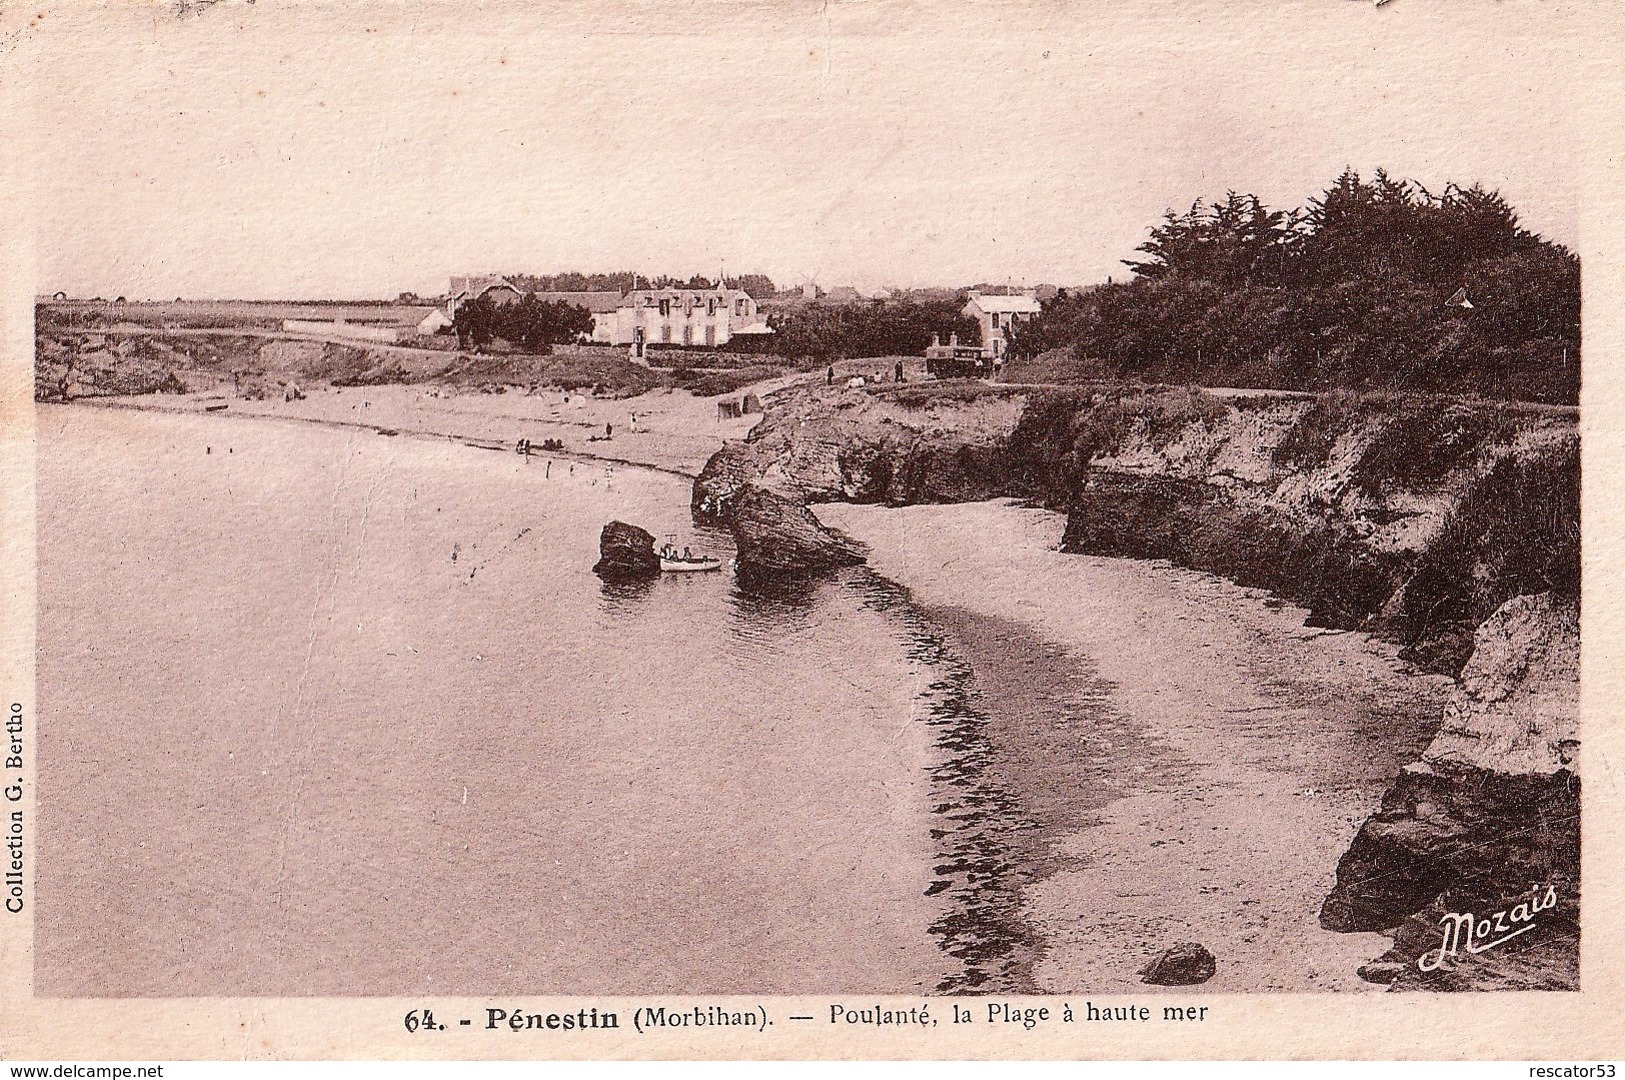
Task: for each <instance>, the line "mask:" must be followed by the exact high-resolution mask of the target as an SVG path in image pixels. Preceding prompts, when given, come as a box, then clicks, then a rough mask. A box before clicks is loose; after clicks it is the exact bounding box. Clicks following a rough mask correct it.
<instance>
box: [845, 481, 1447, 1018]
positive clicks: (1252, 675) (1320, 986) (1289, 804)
mask: <svg viewBox="0 0 1625 1080" xmlns="http://www.w3.org/2000/svg"><path fill="white" fill-rule="evenodd" d="M817 510H818V514H819V516H820V517H821V518H822V519H823V520H824V521H825V522H826V523H827V524H830V525H833V526H835V527H837V528H840V529H843V530H844V531H846V532H848V533H849V534H851V535H853V536H855V537H857V538H859V539H861V540H863V541H865V542H866V543H868V544H869V545H870V547H871V551H872V553H871V556H870V564H871V566H872V567H873V568H874V570H875V571H876V572H878V573H880V574H882V575H884V576H885V577H887V578H889V579H891V580H893V581H896V582H898V583H899V584H901V585H903V586H905V587H906V588H907V589H908V591H909V593H910V594H911V595H912V597H913V600H914V602H915V603H916V604H918V605H919V606H920V608H921V609H922V610H923V611H925V612H926V613H928V614H929V615H930V617H931V619H932V620H933V621H934V622H935V623H936V624H937V625H938V626H939V627H940V628H941V630H942V632H943V634H944V637H945V639H946V640H947V641H948V642H949V643H950V644H951V646H952V647H953V648H954V649H955V650H956V651H958V652H959V653H960V654H961V655H962V656H963V657H964V658H965V660H966V661H967V662H968V663H969V665H970V667H971V668H972V669H973V671H974V676H973V679H972V681H973V684H974V686H973V689H972V691H971V705H972V706H973V707H974V708H975V709H977V710H979V711H980V712H981V713H982V714H983V715H984V716H985V717H986V723H985V724H983V725H982V727H981V732H982V736H983V737H984V738H985V741H986V745H987V749H986V756H987V759H988V760H987V763H986V766H985V769H984V770H983V771H984V774H985V776H986V779H987V783H988V784H989V785H991V786H993V787H996V788H998V789H999V790H1001V791H1003V792H1005V793H1006V794H1007V796H1008V798H1009V800H1010V805H1009V806H1008V807H1007V808H1005V810H1004V813H1005V814H1006V815H1007V816H1010V817H1012V818H1013V819H1015V820H1019V821H1022V822H1028V823H1031V825H1032V826H1033V827H1031V828H1023V829H1021V830H1019V837H1006V838H1004V841H1003V843H1004V850H1005V852H1006V854H1007V856H1008V860H1009V862H1010V864H1011V865H1010V866H1009V867H1008V868H1007V869H1006V870H1005V871H1004V873H1005V877H1006V880H1007V881H1008V882H1012V883H1013V886H1012V887H1013V888H1014V889H1015V890H1016V892H1017V893H1018V894H1019V905H1018V906H1019V912H1018V914H1017V915H1016V916H1014V918H1015V919H1016V921H1017V923H1018V924H1019V925H1018V926H1017V927H1016V928H1015V929H1014V930H1007V931H1006V936H1007V937H1008V936H1011V935H1014V936H1015V937H1017V938H1019V937H1021V935H1022V933H1025V934H1026V935H1028V943H1027V944H1025V945H1023V944H1021V943H1020V942H1019V941H1018V942H1017V943H1016V945H1015V947H1014V948H1013V951H1012V955H1015V954H1017V953H1020V952H1022V951H1026V952H1027V953H1030V958H1029V959H1026V960H1021V961H1020V962H1019V963H1017V964H1016V965H1015V967H1014V968H1013V969H1012V971H1011V972H1010V973H1007V974H1011V975H1019V976H1024V977H1025V978H1026V979H1027V980H1028V982H1029V986H1030V988H1031V989H1033V990H1036V991H1038V992H1069V991H1094V992H1098V993H1107V992H1113V991H1116V992H1143V991H1145V990H1147V989H1149V988H1148V987H1146V986H1145V985H1144V984H1142V983H1141V982H1140V981H1139V977H1138V972H1139V969H1140V968H1141V967H1142V966H1143V965H1144V964H1145V963H1146V961H1147V960H1149V959H1150V958H1151V957H1152V956H1154V955H1155V954H1156V953H1157V952H1159V951H1160V950H1161V949H1163V948H1165V947H1167V946H1169V945H1172V944H1174V943H1175V942H1179V941H1197V942H1201V943H1202V944H1204V945H1206V946H1207V947H1208V948H1209V949H1210V950H1212V952H1213V953H1214V954H1215V956H1216V957H1217V958H1218V973H1217V974H1216V975H1215V976H1214V978H1213V979H1212V980H1210V981H1209V982H1208V983H1206V984H1205V985H1204V987H1203V988H1202V989H1206V990H1211V991H1253V990H1292V991H1308V990H1371V989H1375V988H1373V987H1370V986H1368V985H1367V984H1365V983H1363V982H1361V981H1360V980H1359V979H1358V978H1357V977H1356V976H1355V974H1354V971H1355V968H1356V967H1357V966H1358V965H1359V964H1361V963H1363V962H1364V961H1365V960H1367V959H1369V958H1370V957H1372V956H1375V955H1377V954H1378V953H1380V952H1381V951H1383V949H1385V948H1386V947H1387V944H1388V943H1387V940H1386V939H1385V938H1382V937H1380V936H1378V935H1343V934H1334V933H1330V932H1327V931H1324V930H1322V929H1321V928H1320V927H1319V925H1318V923H1317V921H1316V915H1317V913H1318V910H1319V907H1320V903H1321V901H1322V900H1323V899H1324V897H1325V895H1326V893H1327V891H1328V890H1329V889H1330V888H1331V886H1332V883H1333V880H1334V876H1335V868H1336V865H1337V860H1338V858H1339V857H1340V856H1341V855H1342V853H1343V851H1344V850H1345V849H1346V847H1347V845H1348V842H1349V840H1350V839H1351V838H1352V837H1353V835H1354V832H1355V830H1356V829H1357V828H1358V826H1359V823H1360V822H1361V821H1362V820H1363V819H1364V818H1365V816H1366V815H1368V814H1369V813H1370V812H1371V811H1372V810H1373V809H1374V808H1375V807H1376V805H1377V803H1378V800H1379V799H1380V796H1381V792H1382V790H1383V788H1384V787H1385V786H1386V784H1387V782H1388V780H1389V779H1390V778H1391V777H1392V775H1393V773H1394V772H1395V771H1396V770H1397V769H1398V767H1399V765H1400V764H1401V763H1403V762H1404V761H1406V760H1410V759H1411V758H1413V757H1414V755H1415V753H1416V752H1417V751H1418V750H1419V749H1420V748H1421V747H1422V746H1423V745H1425V743H1426V741H1427V739H1428V737H1429V736H1430V735H1431V733H1432V731H1433V729H1434V727H1435V726H1436V723H1437V717H1438V715H1439V709H1440V707H1441V705H1442V695H1443V692H1444V690H1445V688H1446V687H1447V686H1448V680H1445V679H1443V678H1440V677H1437V676H1422V675H1416V674H1412V673H1410V671H1409V668H1408V666H1407V665H1404V664H1402V663H1401V662H1399V661H1398V660H1397V659H1396V658H1395V656H1394V652H1395V650H1394V649H1393V648H1392V647H1390V646H1387V645H1385V644H1383V643H1379V642H1374V641H1371V640H1370V639H1368V638H1366V637H1364V636H1363V635H1359V634H1353V633H1328V632H1326V631H1322V630H1316V629H1312V628H1308V627H1305V626H1304V625H1303V618H1304V614H1305V613H1304V612H1303V611H1302V610H1301V609H1296V608H1292V607H1289V606H1285V605H1282V604H1281V603H1280V602H1279V601H1276V600H1273V599H1272V598H1269V597H1267V596H1265V595H1264V594H1262V593H1260V592H1258V591H1256V590H1249V589H1243V588H1240V587H1237V586H1235V585H1232V584H1230V583H1228V582H1225V581H1222V580H1219V579H1216V578H1213V577H1209V576H1207V575H1202V574H1198V573H1194V572H1190V571H1184V570H1179V569H1176V568H1173V567H1170V566H1167V565H1165V564H1158V563H1148V562H1137V561H1133V560H1123V559H1105V558H1095V557H1088V556H1075V555H1063V554H1061V553H1059V552H1058V551H1057V550H1056V545H1057V543H1058V541H1059V538H1060V534H1061V529H1062V526H1063V524H1064V522H1063V519H1062V518H1061V517H1060V516H1059V515H1054V514H1049V513H1046V512H1043V511H1037V510H1028V509H1021V508H1017V507H1014V506H1011V505H1008V504H1006V503H1003V502H994V503H981V504H972V505H962V506H921V507H909V508H903V509H895V510H891V509H884V508H878V507H856V506H846V505H831V506H822V507H818V508H817ZM1188 991H1189V988H1181V992H1188Z"/></svg>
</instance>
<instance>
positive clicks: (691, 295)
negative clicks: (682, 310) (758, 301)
mask: <svg viewBox="0 0 1625 1080" xmlns="http://www.w3.org/2000/svg"><path fill="white" fill-rule="evenodd" d="M713 299H714V300H721V301H723V302H724V303H732V302H733V301H735V300H749V299H750V293H748V292H746V291H745V290H744V289H635V290H633V291H632V292H629V293H627V294H626V298H625V299H624V300H623V301H622V302H621V303H622V306H626V305H630V304H632V303H634V302H635V301H638V300H642V301H643V302H644V303H649V302H650V301H652V300H677V301H681V302H686V301H694V302H699V301H703V300H713Z"/></svg>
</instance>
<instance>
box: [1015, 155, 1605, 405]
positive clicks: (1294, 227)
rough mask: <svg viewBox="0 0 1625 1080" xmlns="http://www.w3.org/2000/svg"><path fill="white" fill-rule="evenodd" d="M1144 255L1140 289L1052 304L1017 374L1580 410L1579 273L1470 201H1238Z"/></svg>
mask: <svg viewBox="0 0 1625 1080" xmlns="http://www.w3.org/2000/svg"><path fill="white" fill-rule="evenodd" d="M1139 250H1140V252H1141V253H1142V254H1143V258H1141V259H1138V260H1129V261H1128V266H1129V268H1130V269H1131V270H1132V271H1133V276H1132V277H1131V278H1130V279H1129V280H1127V281H1122V282H1109V283H1107V284H1105V285H1102V286H1098V287H1096V288H1093V289H1089V290H1086V291H1082V292H1077V293H1071V294H1064V293H1063V294H1062V295H1060V296H1058V297H1056V298H1055V299H1054V300H1051V301H1049V302H1047V303H1046V304H1045V305H1044V310H1043V313H1042V314H1041V315H1040V316H1039V317H1038V318H1037V319H1035V320H1034V321H1033V322H1032V323H1030V324H1028V325H1027V326H1025V327H1022V328H1021V329H1020V330H1019V332H1018V333H1017V335H1016V336H1015V337H1014V339H1013V340H1012V346H1011V348H1012V355H1013V356H1014V357H1016V358H1017V360H1018V362H1019V360H1020V359H1022V358H1028V359H1032V358H1036V357H1039V356H1043V355H1046V354H1049V355H1048V356H1047V360H1048V361H1049V362H1048V363H1046V365H1044V368H1045V370H1050V371H1052V372H1053V373H1054V374H1056V375H1058V377H1059V378H1060V379H1061V381H1075V380H1077V379H1080V378H1128V379H1133V380H1138V381H1144V382H1184V383H1197V384H1201V385H1206V386H1236V387H1272V388H1281V389H1298V390H1331V389H1345V390H1419V391H1428V392H1451V393H1478V394H1483V395H1486V396H1490V397H1499V398H1512V399H1522V400H1530V401H1543V402H1553V403H1567V404H1572V403H1574V402H1575V401H1576V400H1577V395H1578V392H1579V385H1580V261H1579V259H1578V258H1577V257H1576V256H1575V255H1573V254H1572V253H1571V252H1569V251H1568V250H1567V249H1565V248H1563V247H1562V246H1560V245H1558V244H1554V243H1552V242H1550V241H1548V240H1545V239H1543V238H1541V237H1540V236H1538V235H1536V234H1535V233H1533V232H1530V231H1529V230H1528V229H1525V228H1523V227H1522V226H1521V225H1520V224H1519V222H1518V216H1517V214H1516V212H1515V211H1514V210H1513V208H1512V207H1511V206H1509V205H1508V204H1507V202H1506V201H1505V200H1504V199H1503V198H1501V196H1500V195H1499V194H1498V193H1496V192H1493V191H1486V190H1484V189H1483V188H1481V187H1479V186H1477V185H1474V186H1472V187H1469V188H1462V187H1457V186H1455V185H1450V186H1448V187H1446V188H1445V189H1444V191H1443V193H1441V194H1439V195H1434V194H1432V193H1431V192H1428V191H1427V190H1426V189H1424V188H1423V187H1422V186H1421V185H1419V184H1416V183H1413V182H1410V181H1404V180H1395V179H1393V178H1391V177H1389V176H1388V175H1387V174H1386V173H1384V172H1382V171H1381V170H1379V171H1378V172H1377V174H1376V176H1375V177H1374V178H1373V179H1371V180H1369V181H1367V180H1362V179H1361V178H1360V176H1359V174H1357V173H1355V172H1353V171H1352V170H1350V171H1347V172H1345V173H1344V174H1343V175H1342V176H1340V177H1338V179H1337V181H1336V182H1335V183H1334V184H1333V185H1332V186H1331V187H1330V188H1328V189H1327V190H1326V191H1325V192H1324V193H1323V194H1321V195H1320V196H1319V197H1317V198H1314V199H1311V200H1310V201H1309V204H1308V206H1306V207H1304V208H1301V209H1295V210H1271V209H1270V208H1269V207H1267V206H1265V205H1264V203H1263V202H1262V201H1260V200H1259V199H1258V198H1257V197H1256V196H1253V195H1240V194H1237V193H1235V192H1230V193H1229V194H1227V195H1226V196H1225V198H1224V199H1222V200H1218V201H1213V202H1206V203H1204V202H1201V201H1198V202H1196V203H1194V204H1192V206H1191V207H1190V209H1188V210H1186V211H1185V212H1183V213H1175V212H1174V211H1172V210H1170V211H1168V213H1167V214H1166V216H1165V218H1164V220H1163V222H1162V224H1160V225H1158V226H1157V227H1155V228H1153V229H1152V230H1151V236H1150V239H1149V240H1147V241H1146V243H1144V244H1142V245H1141V246H1140V248H1139ZM1056 350H1059V352H1058V353H1057V352H1056ZM1057 361H1058V362H1059V363H1057ZM1057 367H1060V368H1061V369H1062V370H1060V371H1058V372H1057V371H1054V369H1055V368H1057Z"/></svg>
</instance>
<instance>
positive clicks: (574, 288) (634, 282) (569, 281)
mask: <svg viewBox="0 0 1625 1080" xmlns="http://www.w3.org/2000/svg"><path fill="white" fill-rule="evenodd" d="M506 280H507V281H509V282H512V284H513V286H514V288H516V289H518V290H519V291H520V292H539V293H549V292H618V293H623V294H624V293H629V292H631V291H633V290H634V289H714V288H716V284H717V279H716V278H709V277H706V276H704V275H703V274H694V275H693V276H691V277H687V278H676V277H672V276H670V275H669V274H660V275H657V276H654V277H650V276H649V275H648V274H638V273H634V272H633V271H631V270H616V271H612V272H610V273H606V274H585V273H581V272H579V271H574V270H572V271H569V272H566V273H562V274H510V275H508V276H507V278H506ZM722 286H723V288H725V289H743V290H744V291H745V292H747V293H749V294H750V296H751V298H752V299H753V300H761V299H764V298H766V297H770V296H772V295H773V294H774V293H775V292H776V291H777V289H776V287H775V286H774V284H773V279H772V278H770V277H768V276H767V275H766V274H741V275H739V276H738V277H728V278H723V279H722Z"/></svg>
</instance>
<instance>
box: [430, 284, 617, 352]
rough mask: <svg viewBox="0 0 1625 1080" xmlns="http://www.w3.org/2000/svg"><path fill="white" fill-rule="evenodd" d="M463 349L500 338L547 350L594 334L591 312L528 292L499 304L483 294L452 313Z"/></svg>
mask: <svg viewBox="0 0 1625 1080" xmlns="http://www.w3.org/2000/svg"><path fill="white" fill-rule="evenodd" d="M452 326H453V328H454V329H455V330H456V331H457V344H458V346H459V347H460V348H464V349H468V348H473V349H483V348H484V347H485V346H487V345H489V344H490V343H491V342H492V340H493V339H496V338H501V339H502V340H503V341H506V342H508V343H509V344H511V345H514V346H515V347H517V348H520V349H523V350H525V351H527V352H545V351H546V349H547V346H549V345H557V344H561V343H564V342H570V341H575V340H576V339H577V338H578V337H580V336H581V335H584V334H591V333H592V313H591V312H589V311H588V310H587V309H586V308H584V307H579V306H577V305H575V304H568V303H563V302H555V301H541V300H537V299H536V297H535V296H533V295H530V294H526V296H525V297H524V299H522V300H520V301H518V302H517V303H512V304H497V303H494V302H492V300H491V299H490V297H488V296H481V297H479V298H478V299H476V300H471V301H469V302H468V303H466V304H463V305H462V306H460V307H459V308H458V309H457V313H456V314H455V315H454V316H452Z"/></svg>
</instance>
